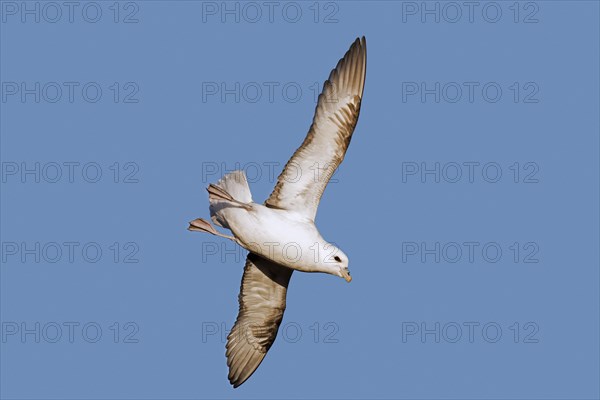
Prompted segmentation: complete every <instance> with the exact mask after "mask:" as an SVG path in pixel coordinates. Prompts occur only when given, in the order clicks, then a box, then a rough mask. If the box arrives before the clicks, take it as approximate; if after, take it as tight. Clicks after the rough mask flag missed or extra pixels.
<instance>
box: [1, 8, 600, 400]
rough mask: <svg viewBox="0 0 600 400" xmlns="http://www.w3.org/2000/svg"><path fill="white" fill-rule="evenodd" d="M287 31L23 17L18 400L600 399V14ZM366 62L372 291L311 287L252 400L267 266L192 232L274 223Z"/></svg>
mask: <svg viewBox="0 0 600 400" xmlns="http://www.w3.org/2000/svg"><path fill="white" fill-rule="evenodd" d="M115 4H116V5H115ZM269 4H271V3H269ZM269 4H266V5H265V4H264V3H263V2H257V3H249V5H247V4H246V3H236V2H228V3H222V2H204V3H203V2H200V1H173V2H171V1H137V2H120V3H114V2H112V1H97V2H92V3H88V2H76V3H74V5H72V6H66V5H64V4H62V2H59V3H44V2H24V3H22V2H9V1H2V2H0V7H1V8H0V18H1V21H0V22H1V25H0V34H1V39H0V44H1V52H0V55H1V60H0V67H1V71H0V75H1V76H0V80H1V81H2V93H1V94H2V99H1V103H0V106H1V108H2V111H1V115H0V116H1V118H0V128H1V143H0V144H1V161H2V186H1V187H2V193H1V218H2V228H1V242H2V265H1V289H2V291H1V297H0V298H1V307H0V310H1V318H0V319H1V321H2V331H1V333H2V340H1V343H0V346H1V352H0V354H1V356H0V361H1V362H0V367H1V371H0V378H1V379H0V394H1V396H2V398H7V399H58V398H60V399H75V398H78V399H86V398H89V399H167V398H169V399H173V398H177V399H192V398H284V399H285V398H330V397H339V398H411V399H415V398H422V399H425V398H426V399H442V398H497V399H500V398H519V399H529V398H565V399H566V398H569V399H573V398H578V399H579V398H580V399H592V398H598V397H599V395H600V393H599V386H598V376H599V373H600V371H599V343H598V340H599V314H600V313H599V268H598V266H599V254H598V251H599V250H598V249H599V246H598V242H599V213H598V205H599V162H598V158H599V157H598V154H599V121H598V110H599V89H598V88H599V80H598V71H599V68H600V66H599V37H600V34H599V29H598V24H599V22H598V21H599V6H598V2H596V1H574V2H571V1H569V2H567V1H537V2H520V3H515V2H512V1H510V2H503V1H502V2H492V3H489V2H475V3H473V4H472V5H464V4H463V2H458V3H452V2H451V3H446V2H426V3H422V2H394V1H374V2H371V1H369V2H367V1H348V2H345V1H339V2H321V3H315V2H312V1H309V2H301V1H298V2H274V3H272V4H271V5H269ZM69 7H72V8H69ZM270 7H271V8H270ZM228 10H233V11H232V13H229V12H228ZM36 19H37V20H38V21H36ZM94 21H95V22H94ZM362 35H365V36H366V37H367V43H368V67H367V80H366V89H365V93H364V101H363V105H362V112H361V115H360V119H359V122H358V126H357V128H356V131H355V134H354V137H353V139H352V143H351V145H350V148H349V151H348V153H347V157H346V159H345V161H344V163H343V164H342V166H341V167H340V169H339V171H338V173H336V175H335V177H334V179H335V180H336V181H335V182H332V183H331V184H330V185H329V186H328V188H327V190H326V192H325V195H324V197H323V200H322V202H321V206H320V208H319V213H318V215H317V225H318V227H319V228H320V230H321V232H322V234H323V236H324V237H325V238H326V239H328V240H330V241H333V242H335V243H337V244H338V245H339V246H340V247H341V248H342V249H343V250H344V251H345V253H346V254H347V255H348V256H349V258H350V271H351V272H352V276H353V278H354V280H353V281H352V283H351V284H347V283H346V282H344V281H343V280H342V279H340V278H336V277H332V276H329V275H317V274H310V275H309V274H301V273H296V274H294V276H293V277H292V280H291V283H290V288H289V292H288V308H287V311H286V314H285V317H284V320H283V324H282V327H281V330H280V334H279V337H278V338H277V340H276V342H275V344H274V346H273V347H272V348H271V350H270V352H269V354H268V355H267V357H266V359H265V360H264V362H263V364H262V365H261V366H260V368H259V369H258V371H257V372H256V373H255V374H254V376H252V377H251V378H250V380H249V381H247V382H246V383H245V384H244V385H243V386H242V387H240V388H239V389H236V390H233V389H232V388H231V387H230V385H229V383H228V381H227V367H226V363H225V341H224V338H225V336H226V334H227V330H228V329H230V328H231V326H232V324H233V322H234V321H235V317H236V315H237V308H238V303H237V295H238V290H239V285H240V278H241V274H242V268H243V262H244V258H245V254H244V251H241V250H236V248H235V246H233V244H232V243H229V242H225V241H224V240H221V239H219V238H215V237H211V236H208V235H202V234H198V233H191V232H188V231H186V227H187V222H188V221H189V220H191V219H193V218H196V217H207V216H208V200H207V194H206V191H205V190H204V188H205V187H206V186H207V185H208V183H210V182H214V181H216V180H217V179H218V178H219V177H220V176H221V175H222V174H223V173H226V172H227V171H230V170H233V169H236V168H243V169H244V170H246V172H247V173H248V176H249V180H250V182H251V188H252V192H253V196H254V199H255V200H256V201H261V202H262V201H263V200H264V199H265V198H266V197H267V196H268V194H269V193H270V191H271V190H272V188H273V186H274V183H275V177H276V176H277V175H278V174H279V172H280V171H281V168H282V167H283V165H284V164H285V163H286V162H287V160H288V158H289V157H290V156H291V154H292V153H293V151H294V150H295V149H296V148H297V146H298V145H299V144H300V143H301V142H302V140H303V139H304V136H305V134H306V132H307V129H308V127H309V125H310V122H311V120H312V116H313V111H314V107H315V97H316V94H318V91H319V90H320V86H321V85H322V83H323V81H324V80H325V79H326V78H327V76H328V74H329V71H330V70H331V69H332V68H333V67H334V66H335V64H336V63H337V61H338V59H339V58H340V57H342V56H343V54H344V53H345V51H346V50H347V49H348V47H349V46H350V44H351V43H352V41H353V40H354V39H355V38H356V37H357V36H362ZM317 89H318V90H317Z"/></svg>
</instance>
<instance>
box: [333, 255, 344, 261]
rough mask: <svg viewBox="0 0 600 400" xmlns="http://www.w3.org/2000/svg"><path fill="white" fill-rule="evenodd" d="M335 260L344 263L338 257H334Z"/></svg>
mask: <svg viewBox="0 0 600 400" xmlns="http://www.w3.org/2000/svg"><path fill="white" fill-rule="evenodd" d="M333 259H334V260H335V261H337V262H342V259H341V258H339V257H338V256H335V257H333Z"/></svg>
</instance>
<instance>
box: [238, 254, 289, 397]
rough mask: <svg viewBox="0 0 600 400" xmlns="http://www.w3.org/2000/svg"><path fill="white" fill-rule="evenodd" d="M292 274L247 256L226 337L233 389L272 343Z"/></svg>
mask: <svg viewBox="0 0 600 400" xmlns="http://www.w3.org/2000/svg"><path fill="white" fill-rule="evenodd" d="M292 272H293V270H292V269H289V268H286V267H283V266H281V265H279V264H276V263H273V262H271V261H269V260H267V259H265V258H262V257H260V256H258V255H256V254H254V253H250V254H248V258H247V259H246V266H245V267H244V276H243V277H242V285H241V287H240V295H239V302H240V311H239V314H238V317H237V320H236V321H235V325H234V326H233V329H231V332H230V333H229V335H228V336H227V346H226V347H227V352H226V355H227V366H228V367H229V382H230V383H231V384H232V385H233V387H238V386H240V385H241V384H242V383H244V382H245V381H246V379H248V378H249V377H250V375H252V373H253V372H254V371H255V370H256V369H257V368H258V366H259V365H260V363H261V362H262V360H263V358H265V355H266V354H267V351H269V348H270V347H271V345H272V344H273V342H274V341H275V337H276V336H277V330H278V329H279V325H280V324H281V320H282V319H283V312H284V311H285V296H286V293H287V286H288V283H289V281H290V277H291V276H292Z"/></svg>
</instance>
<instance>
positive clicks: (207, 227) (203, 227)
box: [188, 218, 237, 242]
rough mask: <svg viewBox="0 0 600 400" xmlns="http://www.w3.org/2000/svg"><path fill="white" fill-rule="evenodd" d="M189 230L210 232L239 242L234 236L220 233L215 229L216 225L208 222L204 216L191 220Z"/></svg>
mask: <svg viewBox="0 0 600 400" xmlns="http://www.w3.org/2000/svg"><path fill="white" fill-rule="evenodd" d="M188 230H189V231H194V232H206V233H210V234H211V235H215V236H220V237H222V238H225V239H229V240H233V241H234V242H237V241H236V239H235V238H234V237H233V236H229V235H224V234H222V233H220V232H219V231H217V230H216V229H215V227H214V226H212V225H211V224H210V222H208V221H207V220H205V219H202V218H196V219H195V220H193V221H191V222H190V226H189V227H188Z"/></svg>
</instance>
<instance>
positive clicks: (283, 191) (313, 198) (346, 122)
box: [265, 37, 367, 220]
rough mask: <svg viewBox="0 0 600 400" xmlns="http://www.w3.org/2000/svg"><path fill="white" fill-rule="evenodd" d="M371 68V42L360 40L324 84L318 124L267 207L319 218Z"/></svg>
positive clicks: (293, 159) (296, 153) (276, 187)
mask: <svg viewBox="0 0 600 400" xmlns="http://www.w3.org/2000/svg"><path fill="white" fill-rule="evenodd" d="M366 70H367V43H366V41H365V38H364V37H363V38H362V39H356V41H355V42H354V43H353V44H352V46H351V47H350V49H349V50H348V52H347V53H346V54H345V55H344V58H342V59H341V60H340V61H339V62H338V64H337V66H336V67H335V69H334V70H333V71H331V74H330V75H329V79H328V80H327V81H326V82H325V84H324V85H323V91H322V92H321V94H320V95H319V101H318V103H317V108H316V110H315V116H314V118H313V123H312V125H311V127H310V129H309V131H308V134H307V135H306V138H305V139H304V142H303V143H302V145H301V146H300V147H299V148H298V149H297V150H296V152H295V153H294V155H293V156H292V158H291V159H290V160H289V161H288V163H287V164H286V166H285V168H284V169H283V172H282V173H281V175H279V178H278V179H277V184H276V185H275V189H274V190H273V193H271V196H270V197H269V198H268V199H267V201H266V202H265V205H266V206H267V207H273V208H281V209H285V210H293V211H296V212H298V213H300V214H302V215H304V216H306V217H308V218H310V219H311V220H314V219H315V216H316V214H317V207H318V206H319V201H320V199H321V195H322V194H323V191H324V190H325V187H326V186H327V183H328V182H329V179H330V178H331V176H332V175H333V173H334V172H335V170H336V169H337V167H338V166H339V165H340V163H341V162H342V160H343V159H344V155H345V154H346V149H347V148H348V145H349V144H350V139H351V138H352V133H353V132H354V127H355V126H356V122H357V121H358V114H359V112H360V103H361V100H362V95H363V89H364V86H365V74H366Z"/></svg>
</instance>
